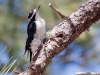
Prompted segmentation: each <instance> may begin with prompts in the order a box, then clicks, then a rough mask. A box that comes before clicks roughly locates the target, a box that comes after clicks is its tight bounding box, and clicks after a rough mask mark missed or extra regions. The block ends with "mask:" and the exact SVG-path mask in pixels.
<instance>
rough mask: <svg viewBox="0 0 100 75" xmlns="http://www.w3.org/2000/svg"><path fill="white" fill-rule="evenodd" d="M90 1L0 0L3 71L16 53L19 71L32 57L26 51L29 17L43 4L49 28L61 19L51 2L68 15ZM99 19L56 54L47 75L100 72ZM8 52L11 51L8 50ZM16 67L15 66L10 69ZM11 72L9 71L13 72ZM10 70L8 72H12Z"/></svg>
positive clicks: (0, 60) (43, 12)
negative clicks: (33, 10) (50, 4)
mask: <svg viewBox="0 0 100 75" xmlns="http://www.w3.org/2000/svg"><path fill="white" fill-rule="evenodd" d="M87 1H88V0H0V53H1V52H2V51H3V50H4V49H5V50H4V52H3V54H2V56H1V57H0V70H1V69H2V67H3V66H4V65H5V64H6V63H7V62H8V61H9V59H10V58H11V57H12V56H13V58H12V59H11V61H10V62H9V63H11V62H12V61H14V60H16V59H17V62H16V63H15V65H14V66H16V65H17V64H19V65H18V67H17V69H16V70H17V71H19V72H21V71H24V70H26V69H27V66H28V64H29V58H27V54H26V55H25V56H24V57H23V54H24V51H25V41H26V38H27V33H26V29H27V25H28V19H27V16H28V14H29V12H30V11H31V10H32V9H34V8H37V7H38V6H39V5H41V8H40V16H41V17H42V18H44V20H45V21H46V30H47V31H48V30H50V29H52V28H53V27H54V26H55V25H57V24H58V23H60V21H61V18H60V17H59V15H58V14H56V13H55V12H54V11H53V10H52V9H51V8H50V7H49V6H48V4H49V3H52V4H53V5H54V6H55V7H56V8H58V9H59V10H60V11H61V12H62V13H63V14H65V15H66V16H68V15H70V14H71V13H72V12H75V11H77V9H78V8H79V7H80V5H82V4H84V3H86V2H87ZM99 40H100V21H98V22H96V23H94V25H92V26H91V27H90V31H89V32H88V31H85V32H84V33H82V34H81V35H80V36H79V37H78V38H77V39H76V40H75V41H73V42H72V43H71V44H70V45H69V46H68V47H67V48H66V49H65V50H64V51H63V52H62V53H60V54H58V55H57V56H55V57H54V58H53V59H52V61H51V63H50V64H49V66H48V67H47V68H46V71H45V73H44V75H75V74H76V72H100V42H99ZM8 51H9V52H8ZM11 70H13V69H11ZM11 70H10V71H9V73H10V72H11ZM9 73H8V74H7V75H9Z"/></svg>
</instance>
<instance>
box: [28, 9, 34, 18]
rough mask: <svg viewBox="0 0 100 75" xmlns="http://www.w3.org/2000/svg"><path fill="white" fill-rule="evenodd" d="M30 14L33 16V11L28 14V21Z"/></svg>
mask: <svg viewBox="0 0 100 75" xmlns="http://www.w3.org/2000/svg"><path fill="white" fill-rule="evenodd" d="M32 14H33V11H31V12H30V13H29V14H28V19H30V18H31V17H32Z"/></svg>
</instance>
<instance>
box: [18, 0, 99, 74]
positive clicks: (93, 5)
mask: <svg viewBox="0 0 100 75" xmlns="http://www.w3.org/2000/svg"><path fill="white" fill-rule="evenodd" d="M99 19H100V0H89V1H88V2H87V3H86V4H84V5H82V6H80V8H79V9H78V10H77V11H76V12H74V13H72V14H71V15H70V16H68V17H67V18H65V19H64V20H63V21H62V22H61V23H60V24H58V25H57V26H55V27H54V28H53V29H52V30H51V31H49V32H47V35H48V36H49V38H48V39H47V40H46V41H45V43H44V44H43V46H42V47H41V48H40V49H38V51H37V52H36V53H35V55H36V56H35V58H34V59H35V60H34V61H33V62H31V64H30V65H31V66H30V67H29V68H28V69H27V70H26V71H25V72H23V73H20V74H19V75H42V74H43V72H44V70H45V68H46V66H47V65H48V63H49V61H50V60H51V59H52V58H53V57H54V56H55V55H57V54H58V53H60V52H61V51H62V50H63V49H64V48H66V47H67V46H68V45H69V44H70V43H71V42H72V41H73V40H75V39H76V38H77V37H78V36H79V35H80V34H81V33H82V32H84V31H85V30H88V29H89V27H90V26H91V25H92V24H93V23H95V22H96V21H98V20H99ZM37 53H38V54H37Z"/></svg>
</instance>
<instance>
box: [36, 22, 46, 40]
mask: <svg viewBox="0 0 100 75" xmlns="http://www.w3.org/2000/svg"><path fill="white" fill-rule="evenodd" d="M35 23H36V35H35V37H36V38H40V39H42V38H43V37H44V34H45V25H44V24H43V23H41V22H40V21H35Z"/></svg>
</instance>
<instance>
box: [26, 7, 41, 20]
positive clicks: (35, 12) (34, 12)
mask: <svg viewBox="0 0 100 75" xmlns="http://www.w3.org/2000/svg"><path fill="white" fill-rule="evenodd" d="M39 9H40V6H38V7H37V8H36V9H33V10H32V11H31V12H30V13H29V15H28V19H29V20H31V19H33V18H35V16H36V15H37V14H39Z"/></svg>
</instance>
